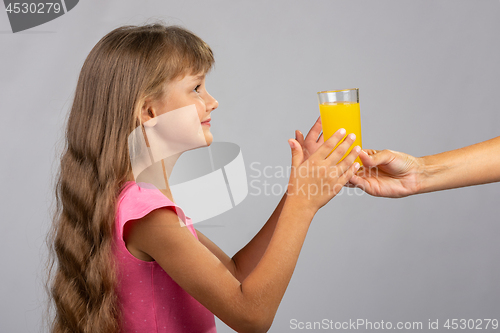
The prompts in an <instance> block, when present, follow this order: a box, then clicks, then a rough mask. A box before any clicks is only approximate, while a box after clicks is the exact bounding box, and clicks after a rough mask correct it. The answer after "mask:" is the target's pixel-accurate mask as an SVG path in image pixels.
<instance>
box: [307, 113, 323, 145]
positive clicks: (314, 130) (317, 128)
mask: <svg viewBox="0 0 500 333" xmlns="http://www.w3.org/2000/svg"><path fill="white" fill-rule="evenodd" d="M321 128H322V127H321V116H319V117H318V119H317V120H316V122H315V123H314V125H313V126H312V127H311V129H310V130H309V133H308V134H307V137H306V140H312V139H313V138H314V140H315V142H316V141H317V140H316V138H317V137H318V135H319V133H320V132H321Z"/></svg>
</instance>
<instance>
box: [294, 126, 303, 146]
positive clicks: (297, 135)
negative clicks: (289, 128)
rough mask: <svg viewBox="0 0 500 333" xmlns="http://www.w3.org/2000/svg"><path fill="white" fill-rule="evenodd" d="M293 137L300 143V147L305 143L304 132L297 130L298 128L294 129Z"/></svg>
mask: <svg viewBox="0 0 500 333" xmlns="http://www.w3.org/2000/svg"><path fill="white" fill-rule="evenodd" d="M295 138H296V139H297V141H298V142H299V143H300V145H301V146H302V147H304V146H305V144H306V143H305V140H304V134H302V132H301V131H299V130H296V131H295Z"/></svg>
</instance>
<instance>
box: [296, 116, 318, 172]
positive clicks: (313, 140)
mask: <svg viewBox="0 0 500 333" xmlns="http://www.w3.org/2000/svg"><path fill="white" fill-rule="evenodd" d="M320 132H321V116H319V117H318V119H317V120H316V122H315V123H314V125H313V126H312V127H311V129H310V130H309V133H307V135H306V137H305V138H304V134H302V132H301V131H299V130H295V139H296V140H297V141H298V142H299V144H300V146H301V148H302V151H303V155H304V157H303V160H302V161H301V163H302V162H303V161H305V160H307V159H308V158H309V156H311V155H312V154H314V153H315V152H316V150H318V148H319V147H320V146H321V145H322V144H323V143H324V138H323V133H321V135H320V136H319V138H318V135H319V133H320Z"/></svg>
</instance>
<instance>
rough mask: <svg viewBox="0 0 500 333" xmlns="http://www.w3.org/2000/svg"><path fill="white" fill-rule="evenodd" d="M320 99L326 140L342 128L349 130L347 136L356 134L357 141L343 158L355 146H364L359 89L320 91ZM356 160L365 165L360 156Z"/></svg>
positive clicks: (320, 111)
mask: <svg viewBox="0 0 500 333" xmlns="http://www.w3.org/2000/svg"><path fill="white" fill-rule="evenodd" d="M318 101H319V113H320V115H321V124H322V126H323V138H324V140H325V141H326V140H327V139H328V138H329V137H331V136H332V135H333V133H335V132H336V131H338V130H339V129H341V128H345V130H346V131H347V132H346V136H347V135H348V134H349V133H354V134H356V141H354V144H353V145H352V147H351V148H350V149H349V150H348V151H347V153H346V154H345V155H344V156H343V157H342V159H344V158H345V157H346V156H347V154H349V152H350V151H351V150H352V148H353V147H356V146H360V147H362V146H361V115H360V112H359V89H358V88H354V89H344V90H334V91H320V92H319V93H318ZM344 139H345V137H344ZM342 141H343V140H342ZM339 144H340V143H339ZM337 146H338V145H337ZM335 148H337V147H335ZM356 162H358V163H359V164H360V165H363V164H362V163H361V160H360V159H359V157H358V158H356Z"/></svg>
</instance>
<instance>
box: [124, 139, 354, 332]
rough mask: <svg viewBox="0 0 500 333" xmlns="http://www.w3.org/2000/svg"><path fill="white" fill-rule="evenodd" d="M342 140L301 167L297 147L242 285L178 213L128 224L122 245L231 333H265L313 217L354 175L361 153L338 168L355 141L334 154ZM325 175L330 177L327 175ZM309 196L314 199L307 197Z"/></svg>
mask: <svg viewBox="0 0 500 333" xmlns="http://www.w3.org/2000/svg"><path fill="white" fill-rule="evenodd" d="M343 136H344V133H342V132H339V133H337V134H336V135H334V136H332V138H331V140H330V139H329V140H327V141H326V142H325V143H324V145H322V146H321V147H320V149H318V151H317V152H316V153H315V155H316V156H311V158H310V159H309V160H308V161H306V162H305V163H302V164H301V165H299V160H300V161H302V158H303V156H302V150H301V149H300V146H298V143H297V142H296V141H293V142H294V144H295V148H294V150H293V165H294V167H295V168H299V169H300V170H298V171H297V172H296V173H294V174H293V175H291V177H290V181H289V187H288V198H287V200H286V201H285V202H284V204H283V208H282V211H281V214H280V216H279V218H278V220H277V221H276V226H275V230H274V233H273V235H272V237H271V240H270V241H269V245H268V246H267V249H266V250H265V252H264V254H263V255H262V258H261V259H260V261H259V262H258V264H257V265H256V267H255V269H253V271H252V272H251V273H250V274H248V276H247V278H246V279H244V280H243V281H242V282H240V281H238V280H237V279H236V278H235V277H234V276H233V274H231V272H230V271H229V270H228V268H227V267H226V266H225V265H224V263H222V262H221V261H220V260H219V259H218V258H217V257H216V256H215V255H214V254H213V253H212V252H210V250H209V249H207V247H205V246H204V245H203V244H202V243H201V242H199V241H197V240H196V238H195V237H193V235H192V234H191V232H190V231H189V230H188V229H187V228H186V227H182V226H181V225H180V224H179V219H178V217H177V215H176V214H175V213H174V211H173V210H170V209H167V208H162V209H157V210H154V211H153V212H151V213H149V214H148V215H146V216H145V217H143V218H141V219H139V220H135V221H133V222H129V223H132V224H131V226H130V229H129V230H130V231H129V234H128V239H126V240H125V241H126V242H127V245H128V244H129V243H132V244H134V247H136V248H138V249H139V250H140V251H142V252H144V253H146V254H148V255H150V256H151V257H152V258H153V259H154V260H156V261H157V263H158V264H159V265H160V266H161V267H162V268H163V269H164V270H165V272H167V273H168V274H169V276H170V277H171V278H172V279H173V280H174V281H175V282H176V283H177V284H179V285H180V286H181V287H182V288H183V289H184V290H185V291H186V292H188V293H189V294H190V295H191V296H193V297H194V298H195V299H196V300H198V301H199V302H200V303H201V304H202V305H203V306H205V307H206V308H207V309H209V310H210V311H211V312H212V313H214V314H215V315H216V316H217V317H218V318H220V319H221V320H222V321H223V322H224V323H226V324H227V325H228V326H230V327H231V328H233V329H234V330H236V331H238V332H267V331H268V329H269V328H270V326H271V324H272V321H273V319H274V316H275V314H276V311H277V309H278V306H279V304H280V302H281V299H282V297H283V295H284V293H285V290H286V288H287V286H288V283H289V281H290V279H291V276H292V273H293V271H294V269H295V265H296V263H297V259H298V256H299V253H300V250H301V248H302V245H303V243H304V239H305V236H306V234H307V231H308V229H309V225H310V223H311V221H312V218H313V217H314V215H315V213H316V211H317V210H318V209H320V208H321V207H322V206H324V205H325V204H326V203H327V202H328V201H329V200H331V198H333V197H334V196H335V195H336V194H337V193H338V192H339V191H340V190H341V188H342V186H343V185H344V184H345V183H346V182H347V181H348V180H349V179H350V178H351V177H352V175H353V173H354V172H355V171H356V170H357V168H356V165H353V164H352V163H353V162H354V160H355V158H356V157H357V155H358V151H359V150H357V149H353V150H352V152H351V153H350V154H349V155H348V157H347V158H345V159H344V160H343V161H342V162H340V163H338V164H337V162H338V161H339V160H340V158H341V157H342V156H343V155H344V153H345V152H346V151H347V150H348V148H349V146H350V145H352V143H353V142H354V139H353V138H352V137H349V138H348V139H346V140H344V142H343V143H342V144H340V145H339V147H337V149H335V150H334V151H333V152H332V150H333V149H334V147H335V146H336V144H337V143H338V142H339V141H340V140H341V139H342V138H343ZM311 160H312V162H311ZM318 170H319V172H318ZM327 170H330V171H331V172H329V173H328V174H327V173H326V171H327ZM304 171H305V175H304ZM316 175H317V176H316ZM304 188H305V189H306V191H305V192H304V190H303V189H304ZM301 189H302V192H301ZM312 189H313V190H314V189H315V191H314V194H313V193H310V192H309V191H310V190H312ZM290 191H292V192H290Z"/></svg>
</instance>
